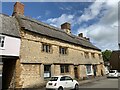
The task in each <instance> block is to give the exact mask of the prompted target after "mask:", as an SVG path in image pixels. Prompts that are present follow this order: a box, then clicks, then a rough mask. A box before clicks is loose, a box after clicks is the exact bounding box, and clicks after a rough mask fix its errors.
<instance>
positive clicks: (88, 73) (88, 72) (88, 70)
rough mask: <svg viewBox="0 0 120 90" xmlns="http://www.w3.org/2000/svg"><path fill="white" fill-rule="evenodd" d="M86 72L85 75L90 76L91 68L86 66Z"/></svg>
mask: <svg viewBox="0 0 120 90" xmlns="http://www.w3.org/2000/svg"><path fill="white" fill-rule="evenodd" d="M86 70H87V75H91V74H92V66H91V65H86Z"/></svg>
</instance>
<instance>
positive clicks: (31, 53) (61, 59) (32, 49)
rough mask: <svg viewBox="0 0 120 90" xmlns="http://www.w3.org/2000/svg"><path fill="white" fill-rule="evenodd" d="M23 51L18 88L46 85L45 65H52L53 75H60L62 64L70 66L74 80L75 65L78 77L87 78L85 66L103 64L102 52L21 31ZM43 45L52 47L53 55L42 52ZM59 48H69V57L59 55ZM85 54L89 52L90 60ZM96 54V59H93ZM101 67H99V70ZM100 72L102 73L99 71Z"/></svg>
mask: <svg viewBox="0 0 120 90" xmlns="http://www.w3.org/2000/svg"><path fill="white" fill-rule="evenodd" d="M21 36H22V38H21V49H20V63H19V64H20V65H19V66H20V68H21V69H20V73H19V72H17V73H18V74H19V76H18V80H19V81H17V82H18V84H17V85H18V87H19V86H20V85H21V87H24V88H26V87H29V88H30V87H39V85H42V83H44V65H46V64H49V65H51V69H52V70H51V75H60V74H61V72H60V64H68V65H69V71H70V72H69V73H64V74H69V75H71V76H72V77H73V78H74V77H75V75H74V65H77V68H78V77H79V78H84V77H86V67H85V65H84V64H100V62H103V60H102V59H100V58H99V54H101V52H100V51H97V50H93V49H87V48H83V47H80V46H76V45H72V44H70V43H66V42H64V41H60V40H56V39H52V38H48V37H45V36H41V35H38V34H33V33H31V32H27V31H24V30H22V31H21ZM42 43H48V44H51V45H52V53H46V52H42ZM59 46H64V47H68V54H67V55H60V54H59ZM84 52H89V59H86V58H85V57H84ZM91 53H95V58H92V57H91ZM99 68H101V67H98V69H99ZM99 72H100V71H99ZM98 74H99V73H98ZM17 82H16V83H17Z"/></svg>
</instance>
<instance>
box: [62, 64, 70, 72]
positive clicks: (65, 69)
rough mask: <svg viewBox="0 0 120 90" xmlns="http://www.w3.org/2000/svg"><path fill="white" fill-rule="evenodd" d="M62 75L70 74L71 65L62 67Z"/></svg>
mask: <svg viewBox="0 0 120 90" xmlns="http://www.w3.org/2000/svg"><path fill="white" fill-rule="evenodd" d="M60 69H61V73H68V72H69V65H60Z"/></svg>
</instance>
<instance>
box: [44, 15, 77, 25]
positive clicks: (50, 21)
mask: <svg viewBox="0 0 120 90" xmlns="http://www.w3.org/2000/svg"><path fill="white" fill-rule="evenodd" d="M44 22H46V23H48V24H50V25H53V26H56V27H60V25H61V24H63V23H65V22H69V23H71V25H74V22H75V21H74V15H67V14H62V15H61V16H60V17H58V18H50V19H48V20H46V21H44Z"/></svg>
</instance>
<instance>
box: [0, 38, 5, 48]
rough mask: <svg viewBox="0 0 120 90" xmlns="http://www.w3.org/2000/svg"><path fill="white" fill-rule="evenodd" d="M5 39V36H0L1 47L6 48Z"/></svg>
mask: <svg viewBox="0 0 120 90" xmlns="http://www.w3.org/2000/svg"><path fill="white" fill-rule="evenodd" d="M4 39H5V37H4V36H0V47H2V48H3V47H4Z"/></svg>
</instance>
